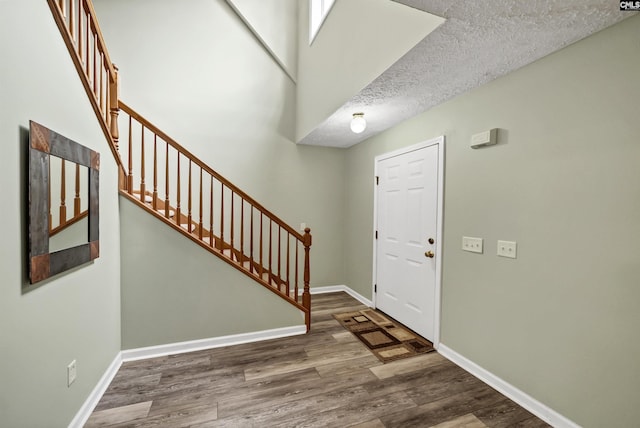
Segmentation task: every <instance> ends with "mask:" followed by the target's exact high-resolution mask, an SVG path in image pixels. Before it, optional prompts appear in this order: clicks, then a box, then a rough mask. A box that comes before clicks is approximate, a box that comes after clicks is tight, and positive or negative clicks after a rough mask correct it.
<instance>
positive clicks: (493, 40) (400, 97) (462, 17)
mask: <svg viewBox="0 0 640 428" xmlns="http://www.w3.org/2000/svg"><path fill="white" fill-rule="evenodd" d="M394 1H396V2H398V3H402V4H405V5H407V6H410V7H413V8H417V9H420V10H424V11H425V12H428V13H431V14H434V15H438V16H441V17H444V18H446V21H445V22H444V24H442V25H441V26H440V27H438V28H437V29H436V30H435V31H433V32H432V33H430V34H429V35H428V36H427V37H425V38H424V39H423V40H422V41H421V42H420V43H418V44H417V45H416V46H415V47H414V48H413V49H411V50H410V51H409V52H408V53H407V54H406V55H404V56H403V57H402V58H401V59H400V60H399V61H398V62H396V63H395V64H393V65H392V66H391V67H389V68H388V69H387V70H386V71H385V72H384V73H382V74H381V75H380V76H379V77H378V78H377V79H375V80H374V81H373V82H371V83H370V84H369V85H368V86H366V87H365V88H364V89H362V91H360V93H358V94H356V95H355V96H354V97H353V98H352V99H350V100H349V101H348V102H346V103H345V104H344V105H343V106H342V107H341V108H339V109H338V110H337V111H336V112H335V113H333V114H332V115H331V116H330V117H329V118H327V119H326V120H325V121H324V122H323V123H321V124H320V125H319V126H318V127H317V128H315V129H314V130H313V131H312V132H311V133H309V134H308V135H307V136H306V137H304V138H303V139H302V140H301V141H299V143H300V144H309V145H318V146H332V147H350V146H352V145H354V144H357V143H359V142H361V141H363V140H365V139H367V138H370V137H372V136H374V135H376V134H378V133H380V132H382V131H384V130H386V129H388V128H390V127H392V126H394V125H396V124H398V123H400V122H402V121H404V120H406V119H408V118H410V117H412V116H415V115H417V114H419V113H422V112H424V111H426V110H428V109H430V108H431V107H434V106H436V105H438V104H440V103H442V102H445V101H447V100H449V99H451V98H453V97H455V96H456V95H459V94H461V93H464V92H466V91H469V90H471V89H473V88H475V87H478V86H480V85H482V84H484V83H487V82H490V81H491V80H494V79H495V78H497V77H500V76H503V75H505V74H507V73H510V72H512V71H514V70H517V69H518V68H520V67H522V66H524V65H527V64H529V63H531V62H533V61H535V60H537V59H539V58H542V57H544V56H546V55H549V54H551V53H553V52H555V51H557V50H559V49H562V48H563V47H565V46H568V45H570V44H572V43H574V42H576V41H578V40H581V39H583V38H585V37H587V36H589V35H591V34H593V33H596V32H598V31H600V30H602V29H604V28H607V27H609V26H611V25H613V24H615V23H617V22H619V21H621V20H623V19H625V18H628V17H630V16H632V15H634V14H635V13H636V12H623V11H620V10H619V7H618V2H617V1H613V0H580V1H578V0H527V1H514V0H466V1H451V0H394ZM359 111H362V112H365V114H366V119H367V129H366V131H365V132H363V133H362V134H354V133H352V132H350V131H349V122H350V120H351V115H352V113H353V112H359Z"/></svg>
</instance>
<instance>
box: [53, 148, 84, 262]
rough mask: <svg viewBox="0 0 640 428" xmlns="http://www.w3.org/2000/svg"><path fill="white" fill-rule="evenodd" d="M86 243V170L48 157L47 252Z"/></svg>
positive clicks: (71, 163)
mask: <svg viewBox="0 0 640 428" xmlns="http://www.w3.org/2000/svg"><path fill="white" fill-rule="evenodd" d="M87 242H89V168H87V167H86V166H83V165H80V164H77V163H74V162H71V161H67V160H64V159H62V158H59V157H57V156H53V155H51V156H50V157H49V252H51V253H53V252H55V251H60V250H63V249H65V248H71V247H76V246H78V245H82V244H86V243H87Z"/></svg>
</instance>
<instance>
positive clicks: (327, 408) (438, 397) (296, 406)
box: [85, 293, 549, 428]
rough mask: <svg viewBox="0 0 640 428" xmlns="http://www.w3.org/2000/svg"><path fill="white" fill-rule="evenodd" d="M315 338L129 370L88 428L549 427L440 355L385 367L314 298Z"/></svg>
mask: <svg viewBox="0 0 640 428" xmlns="http://www.w3.org/2000/svg"><path fill="white" fill-rule="evenodd" d="M312 299H313V300H312V324H311V326H312V327H311V332H310V333H309V334H307V335H304V336H295V337H290V338H284V339H275V340H269V341H264V342H259V343H252V344H246V345H236V346H230V347H226V348H217V349H211V350H206V351H198V352H191V353H188V354H180V355H172V356H167V357H160V358H153V359H148V360H142V361H135V362H128V363H124V364H123V365H122V367H121V368H120V370H119V371H118V373H117V375H116V376H115V378H114V380H113V382H112V383H111V385H110V386H109V388H108V389H107V391H106V393H105V394H104V396H103V397H102V399H101V400H100V402H99V403H98V406H97V407H96V409H95V411H94V412H93V414H92V415H91V417H90V419H89V420H88V422H87V424H86V425H85V426H86V427H103V426H104V427H172V428H174V427H175V428H177V427H193V428H205V427H303V426H304V427H358V428H381V427H387V428H388V427H437V428H453V427H467V428H480V427H496V428H497V427H522V428H534V427H548V426H549V425H547V424H546V423H544V422H543V421H541V420H540V419H538V418H536V417H535V416H533V415H532V414H531V413H529V412H528V411H526V410H525V409H523V408H522V407H520V406H518V405H517V404H515V403H514V402H513V401H511V400H509V399H508V398H506V397H504V396H503V395H501V394H500V393H498V392H496V391H495V390H493V389H492V388H490V387H489V386H487V385H485V384H484V383H482V382H481V381H479V380H478V379H476V378H475V377H473V376H472V375H470V374H468V373H467V372H465V371H464V370H462V369H461V368H459V367H458V366H456V365H455V364H453V363H451V362H449V361H448V360H446V359H445V358H444V357H442V356H440V355H439V354H438V353H437V352H432V353H430V354H426V355H422V356H416V357H412V358H408V359H405V360H399V361H395V362H391V363H387V364H382V363H380V362H379V361H378V359H376V357H374V356H373V354H371V353H370V352H369V350H368V349H367V348H366V347H365V346H364V345H363V344H361V343H360V342H359V341H358V339H356V338H355V337H354V336H353V335H352V334H351V333H349V332H347V331H346V330H345V329H344V328H343V327H342V326H340V324H338V322H337V321H336V320H335V319H334V318H333V317H332V314H333V313H339V312H347V311H355V310H361V309H364V308H365V306H363V305H361V304H360V303H359V302H358V301H356V300H355V299H353V298H352V297H350V296H349V295H347V294H346V293H331V294H321V295H314V296H312Z"/></svg>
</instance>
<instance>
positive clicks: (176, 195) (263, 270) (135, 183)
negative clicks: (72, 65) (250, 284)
mask: <svg viewBox="0 0 640 428" xmlns="http://www.w3.org/2000/svg"><path fill="white" fill-rule="evenodd" d="M118 107H119V108H120V111H121V113H122V114H121V123H120V125H121V127H122V129H123V132H124V128H127V135H128V148H127V151H126V154H125V155H126V156H127V159H125V162H123V163H124V164H126V165H128V167H129V168H128V170H127V171H126V173H127V174H126V176H127V180H126V185H125V186H123V187H121V193H122V194H124V195H126V196H127V197H129V198H130V199H132V200H134V201H136V203H139V204H140V205H141V206H143V207H144V208H145V209H147V210H149V211H150V212H152V213H153V214H154V215H156V216H158V217H160V218H162V219H163V221H164V222H166V223H167V224H169V225H171V227H173V228H174V229H176V230H179V231H180V232H181V233H183V234H185V235H186V236H188V237H189V238H190V239H192V240H194V241H196V242H197V243H198V244H199V245H201V246H202V247H204V248H206V249H207V250H208V251H210V252H211V253H213V254H215V255H216V256H218V257H220V258H222V259H223V260H225V261H226V262H227V263H229V264H231V265H233V266H234V267H236V268H237V269H239V270H241V271H243V272H244V273H245V274H247V275H249V276H250V277H252V278H253V279H255V280H256V281H258V282H259V283H260V284H262V285H264V286H265V287H268V288H269V289H270V290H271V291H272V292H275V293H276V294H279V295H280V296H282V297H283V298H285V299H287V300H288V301H290V302H292V303H295V304H296V306H297V307H301V308H304V312H305V320H306V322H307V328H309V327H310V324H309V323H310V318H309V314H310V308H311V297H310V293H309V270H310V267H309V265H310V263H309V250H310V247H311V234H310V231H309V229H306V230H305V232H304V235H302V234H301V233H299V232H298V231H296V230H294V229H293V228H292V227H291V226H289V225H287V224H286V223H284V221H282V220H281V219H280V218H278V217H277V216H276V215H274V214H273V213H272V212H271V211H269V210H267V209H266V208H264V206H263V205H262V204H260V203H258V202H257V201H256V200H255V199H253V198H252V197H251V196H249V195H248V194H246V193H245V192H244V191H242V190H241V189H240V188H238V187H237V186H235V185H234V184H232V183H231V182H229V180H227V179H226V178H224V177H222V176H221V175H220V174H218V173H217V172H216V171H214V170H213V169H212V168H210V167H209V166H208V165H206V164H205V163H204V162H203V161H201V160H200V159H198V158H197V157H196V156H195V155H193V154H192V153H191V152H190V151H189V150H187V149H186V148H184V147H183V146H182V145H180V144H179V143H177V142H176V141H175V140H174V139H172V138H171V137H169V136H168V135H167V134H166V133H164V132H163V131H162V130H161V129H159V128H158V127H157V126H155V125H154V124H153V123H151V122H150V121H149V120H147V119H146V118H144V117H143V116H142V115H141V114H139V113H137V112H136V111H135V110H133V109H132V108H131V107H129V106H128V105H127V104H125V103H124V102H122V101H119V103H118ZM163 142H164V144H165V150H164V152H165V153H164V156H165V159H164V160H162V159H160V160H159V159H158V150H156V146H157V144H158V143H160V144H162V143H163ZM146 145H149V146H151V145H152V147H148V148H147V147H146ZM148 153H153V155H151V154H148ZM147 157H149V159H146V158H147ZM149 161H150V162H153V181H154V188H153V192H151V191H148V190H147V188H146V183H147V177H146V176H145V174H146V172H145V170H146V167H145V165H146V163H147V162H149ZM158 162H160V163H164V165H165V171H164V174H165V177H164V180H162V177H160V179H158V176H157V175H158V174H162V173H163V171H161V170H160V169H159V168H158V165H157V164H158ZM137 166H139V167H137ZM136 167H137V171H134V169H136ZM174 173H175V175H174ZM194 174H195V177H194ZM169 175H171V180H169ZM207 175H208V176H209V177H208V178H207V177H206V176H207ZM194 180H195V181H194ZM163 181H164V182H165V189H164V192H165V200H164V201H161V200H159V199H158V198H157V194H158V191H162V189H158V188H157V183H159V182H163ZM170 182H171V183H172V185H173V183H175V188H174V190H172V191H171V192H170V191H169V184H170ZM207 182H208V183H210V184H209V188H208V189H205V188H204V184H205V183H207ZM214 201H215V203H214ZM245 205H247V206H246V207H245ZM185 208H186V209H185ZM214 208H215V210H214ZM207 209H208V212H205V211H206V210H207ZM247 216H249V218H247ZM256 221H258V222H259V224H257V225H256V224H255V222H256ZM283 239H284V240H286V242H283ZM256 245H257V246H258V248H257V254H256V248H255V246H256ZM299 266H300V267H301V268H299ZM291 267H293V270H294V273H293V276H294V277H293V278H291V275H292V273H291ZM300 283H302V284H303V285H304V288H303V289H302V290H300V288H299V287H300V286H299V284H300ZM299 291H302V293H301V295H298V292H299Z"/></svg>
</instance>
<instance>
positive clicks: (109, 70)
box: [47, 0, 124, 181]
mask: <svg viewBox="0 0 640 428" xmlns="http://www.w3.org/2000/svg"><path fill="white" fill-rule="evenodd" d="M47 3H48V4H49V8H50V9H51V12H52V13H53V17H54V19H55V22H56V25H57V26H58V29H59V30H60V34H62V38H63V39H64V42H65V45H66V46H67V50H68V51H69V54H70V55H71V59H72V60H73V64H74V65H75V67H76V71H77V72H78V75H79V76H80V80H81V81H82V84H83V86H84V89H85V92H86V93H87V96H88V97H89V101H90V102H91V106H92V107H93V111H94V112H95V114H96V117H97V118H98V122H99V123H100V127H101V128H102V132H103V133H104V135H105V137H106V138H107V140H108V141H109V148H110V149H111V153H112V154H113V157H114V158H115V160H116V162H117V164H118V166H119V173H120V181H122V179H123V178H124V165H123V164H122V161H121V159H120V155H119V153H118V139H119V133H118V92H119V85H120V83H119V79H118V68H117V67H116V66H115V65H114V64H113V63H112V62H111V59H110V57H109V52H108V51H107V46H106V44H105V42H104V38H103V37H102V32H101V31H100V26H99V25H98V20H97V18H96V13H95V10H94V8H93V4H92V3H91V1H90V0H47Z"/></svg>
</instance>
